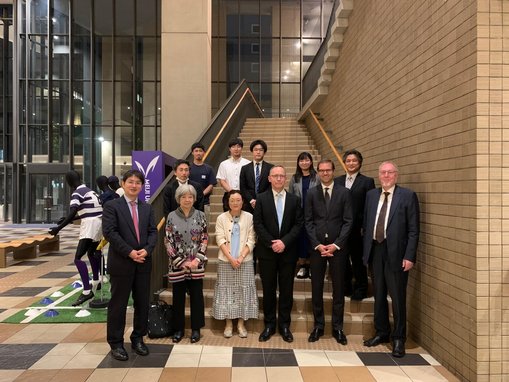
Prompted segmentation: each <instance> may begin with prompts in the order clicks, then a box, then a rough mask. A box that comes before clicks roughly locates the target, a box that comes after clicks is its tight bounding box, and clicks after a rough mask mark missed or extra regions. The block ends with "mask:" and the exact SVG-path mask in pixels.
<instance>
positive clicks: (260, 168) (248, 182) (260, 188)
mask: <svg viewBox="0 0 509 382" xmlns="http://www.w3.org/2000/svg"><path fill="white" fill-rule="evenodd" d="M249 150H250V151H251V152H252V153H253V160H252V161H251V162H250V163H248V164H246V165H244V166H242V168H241V169H240V193H241V194H242V197H243V198H244V206H243V208H242V209H243V210H244V211H247V212H249V213H253V211H254V208H255V206H256V197H257V195H258V194H261V193H262V192H265V191H267V190H268V189H269V188H270V183H269V172H270V169H271V168H272V166H274V165H273V164H272V163H268V162H265V161H264V160H263V157H264V156H265V154H266V153H267V144H266V143H265V142H264V141H262V140H261V139H257V140H255V141H253V142H251V144H250V145H249ZM257 174H258V184H257V182H256V179H257Z"/></svg>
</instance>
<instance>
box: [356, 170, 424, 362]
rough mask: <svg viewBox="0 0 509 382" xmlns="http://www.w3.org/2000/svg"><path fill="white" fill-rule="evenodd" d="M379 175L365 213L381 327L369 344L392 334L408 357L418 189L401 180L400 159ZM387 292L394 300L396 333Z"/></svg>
mask: <svg viewBox="0 0 509 382" xmlns="http://www.w3.org/2000/svg"><path fill="white" fill-rule="evenodd" d="M378 178H379V180H380V184H381V186H382V188H377V189H373V190H371V191H369V192H368V193H367V195H366V207H365V213H364V256H363V260H364V263H365V264H366V265H368V264H369V265H370V266H372V267H373V277H374V280H373V281H374V295H375V307H374V310H375V312H374V313H375V331H376V333H375V336H374V337H372V338H370V339H368V340H366V341H364V345H365V346H376V345H378V344H380V343H384V342H389V339H390V338H391V337H392V343H393V348H392V355H393V356H394V357H403V356H404V355H405V340H406V288H407V283H408V271H409V270H410V269H412V267H413V265H414V264H415V261H416V257H417V243H418V241H419V201H418V199H417V195H416V194H415V192H413V191H412V190H409V189H407V188H403V187H399V186H398V185H397V184H396V182H397V180H398V168H397V166H396V164H395V163H393V162H383V163H382V164H381V165H380V166H379V168H378ZM387 293H389V295H390V296H391V300H392V314H393V317H394V330H393V331H392V333H391V327H390V323H389V308H388V302H387Z"/></svg>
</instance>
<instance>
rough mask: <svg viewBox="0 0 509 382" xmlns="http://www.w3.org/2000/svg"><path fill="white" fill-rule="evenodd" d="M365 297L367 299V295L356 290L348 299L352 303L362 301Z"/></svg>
mask: <svg viewBox="0 0 509 382" xmlns="http://www.w3.org/2000/svg"><path fill="white" fill-rule="evenodd" d="M366 297H368V294H367V293H366V292H363V291H362V290H359V289H357V290H354V291H353V293H352V297H350V299H351V300H352V301H362V300H364V299H365V298H366Z"/></svg>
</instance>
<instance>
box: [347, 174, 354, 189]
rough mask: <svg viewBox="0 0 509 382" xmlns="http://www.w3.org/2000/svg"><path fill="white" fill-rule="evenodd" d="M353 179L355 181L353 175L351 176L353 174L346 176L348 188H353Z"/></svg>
mask: <svg viewBox="0 0 509 382" xmlns="http://www.w3.org/2000/svg"><path fill="white" fill-rule="evenodd" d="M352 181H353V179H352V177H351V176H349V177H348V178H346V184H345V187H346V188H348V189H350V188H352V183H353V182H352Z"/></svg>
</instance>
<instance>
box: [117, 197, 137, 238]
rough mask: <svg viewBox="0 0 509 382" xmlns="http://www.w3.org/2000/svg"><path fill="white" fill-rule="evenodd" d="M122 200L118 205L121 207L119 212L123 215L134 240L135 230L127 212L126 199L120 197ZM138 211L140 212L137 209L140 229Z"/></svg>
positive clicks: (130, 216) (129, 213) (129, 212)
mask: <svg viewBox="0 0 509 382" xmlns="http://www.w3.org/2000/svg"><path fill="white" fill-rule="evenodd" d="M122 199H123V203H120V205H121V207H120V212H121V213H122V215H124V219H125V221H126V222H127V225H128V226H129V229H130V230H131V232H132V234H133V237H134V238H135V239H136V230H135V229H134V222H133V217H132V215H131V211H129V206H128V204H127V199H126V198H125V197H122ZM139 211H140V210H139V208H138V227H140V223H139V216H140V212H139Z"/></svg>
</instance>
